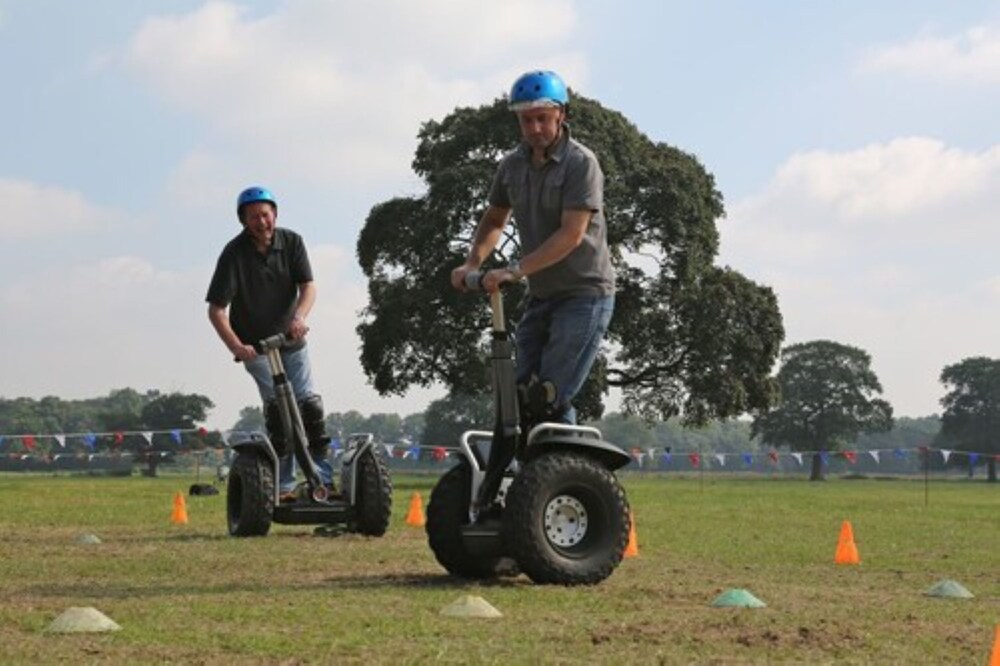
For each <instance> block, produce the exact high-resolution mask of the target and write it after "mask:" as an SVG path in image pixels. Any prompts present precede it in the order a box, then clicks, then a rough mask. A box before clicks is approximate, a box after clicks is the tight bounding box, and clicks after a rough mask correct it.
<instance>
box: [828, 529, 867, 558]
mask: <svg viewBox="0 0 1000 666" xmlns="http://www.w3.org/2000/svg"><path fill="white" fill-rule="evenodd" d="M833 561H834V562H835V563H836V564H861V558H860V557H859V556H858V547H857V545H855V543H854V530H853V529H851V521H849V520H845V521H844V524H843V525H841V526H840V539H839V540H838V541H837V553H836V554H835V555H834V556H833Z"/></svg>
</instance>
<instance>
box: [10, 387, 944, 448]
mask: <svg viewBox="0 0 1000 666" xmlns="http://www.w3.org/2000/svg"><path fill="white" fill-rule="evenodd" d="M213 406H214V405H213V403H212V401H211V400H210V399H209V398H207V397H205V396H202V395H198V394H181V393H162V392H160V391H157V390H148V391H146V392H145V393H140V392H138V391H135V390H133V389H131V388H125V389H117V390H114V391H111V392H110V393H109V394H108V395H106V396H103V397H99V398H89V399H84V400H63V399H61V398H57V397H54V396H47V397H45V398H41V399H33V398H13V399H6V398H0V435H8V436H9V435H19V434H37V435H45V434H60V433H87V432H115V431H141V430H171V429H186V428H194V427H197V426H198V425H200V424H202V423H204V421H205V420H206V418H207V416H208V412H209V410H210V409H211V408H212V407H213ZM263 425H264V422H263V416H262V414H261V410H260V408H259V407H246V408H244V409H243V410H242V411H241V413H240V418H239V420H238V421H237V422H236V423H235V424H233V427H232V429H233V430H257V429H262V428H263ZM590 425H594V426H596V427H597V428H599V429H600V430H601V431H602V432H603V433H604V437H605V439H607V440H608V441H611V442H615V443H616V444H619V445H621V446H623V447H626V448H631V447H640V448H647V447H657V448H664V449H665V448H670V449H672V450H674V451H698V450H704V451H717V452H732V453H740V452H753V451H758V450H763V449H766V448H768V447H767V446H766V445H764V444H762V443H761V442H760V441H758V440H752V439H751V437H750V422H749V421H747V420H739V419H734V420H728V421H715V422H711V423H709V424H708V425H707V426H705V427H702V428H688V427H684V426H682V425H680V423H679V422H678V421H676V420H673V419H672V420H670V421H666V422H662V421H661V422H652V423H649V422H646V421H644V420H642V419H639V418H636V417H630V416H626V415H623V414H620V413H617V412H611V413H608V414H606V415H605V416H604V418H602V419H601V420H599V421H596V422H592V423H590ZM490 427H491V423H490V403H489V400H488V398H479V399H467V400H466V401H465V402H462V403H460V404H457V403H456V401H455V400H452V401H450V402H449V401H435V403H432V404H431V406H430V407H429V408H428V410H427V411H426V412H418V413H414V414H409V415H406V416H401V415H399V414H395V413H373V414H368V415H365V414H362V413H360V412H358V411H353V410H352V411H347V412H332V413H330V414H328V416H327V428H328V431H329V433H330V434H331V435H332V436H335V437H336V436H338V435H346V434H349V433H352V432H371V433H373V434H374V435H375V436H376V438H377V439H378V440H379V441H382V442H386V443H391V442H403V441H410V442H413V443H419V444H422V445H425V446H452V445H454V444H457V442H458V436H459V435H460V434H461V432H462V431H464V430H467V429H472V428H479V429H483V428H485V429H490ZM940 428H941V422H940V419H939V418H938V417H937V416H936V415H934V416H926V417H919V418H907V417H901V418H897V419H896V420H895V425H894V427H893V428H892V430H890V431H888V432H884V433H874V434H863V435H861V436H860V437H859V438H858V440H857V441H856V442H855V443H854V444H853V445H847V446H845V447H844V448H852V449H856V450H862V451H863V450H869V449H895V448H900V449H906V448H914V447H918V446H925V445H929V444H930V443H932V442H933V441H934V439H935V437H936V436H937V435H938V432H939V431H940Z"/></svg>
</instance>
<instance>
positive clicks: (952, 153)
mask: <svg viewBox="0 0 1000 666" xmlns="http://www.w3.org/2000/svg"><path fill="white" fill-rule="evenodd" d="M998 184H1000V146H993V147H991V148H989V149H987V150H984V151H982V152H978V153H974V152H967V151H962V150H959V149H956V148H951V147H948V146H946V145H945V144H943V143H942V142H940V141H937V140H933V139H928V138H923V137H909V138H901V139H895V140H893V141H890V142H888V143H884V144H873V145H870V146H866V147H864V148H860V149H858V150H854V151H850V152H843V153H832V152H827V151H814V152H808V153H799V154H796V155H793V156H791V157H790V158H789V159H788V160H786V161H785V163H784V164H783V165H782V166H781V167H779V169H778V171H777V173H776V174H775V177H774V178H773V179H772V181H771V183H769V185H768V186H767V188H766V189H765V190H764V192H762V193H761V194H759V195H755V196H752V197H749V198H747V199H744V200H742V201H740V202H737V203H736V204H735V205H734V206H732V207H731V209H730V220H731V221H730V222H724V223H723V230H724V231H728V232H730V233H732V234H733V240H734V241H735V242H736V244H737V245H740V246H743V247H746V246H747V245H750V246H753V247H755V248H756V250H757V251H758V252H759V253H760V254H761V256H763V254H764V250H765V249H766V251H767V253H768V254H770V255H771V256H774V254H777V255H779V256H780V257H781V260H783V261H788V262H790V263H798V264H810V263H812V262H815V261H822V260H823V259H824V258H830V257H837V258H838V259H844V258H846V257H848V256H850V255H853V254H856V253H857V252H858V250H859V249H862V250H864V253H865V254H867V253H870V252H873V251H877V252H885V251H887V250H889V249H890V248H888V247H886V245H887V244H888V245H892V246H893V247H895V248H897V249H902V248H908V249H910V250H912V249H914V246H916V247H918V248H919V247H924V248H925V249H930V248H931V247H933V245H940V246H942V247H950V248H956V247H961V246H962V245H963V244H965V243H986V242H990V241H991V240H992V241H994V242H996V241H1000V226H998V225H996V224H995V210H996V204H997V203H1000V191H998V189H1000V188H998V187H997V186H998ZM746 220H753V224H752V226H751V225H750V224H748V223H747V222H746ZM931 244H933V245H931Z"/></svg>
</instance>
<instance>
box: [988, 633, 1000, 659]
mask: <svg viewBox="0 0 1000 666" xmlns="http://www.w3.org/2000/svg"><path fill="white" fill-rule="evenodd" d="M989 666H1000V624H998V625H997V635H996V638H994V639H993V655H992V656H991V657H990V663H989Z"/></svg>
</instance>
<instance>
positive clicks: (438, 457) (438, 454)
mask: <svg viewBox="0 0 1000 666" xmlns="http://www.w3.org/2000/svg"><path fill="white" fill-rule="evenodd" d="M447 455H448V452H447V451H445V450H444V447H443V446H435V447H434V450H433V451H431V457H432V458H433V459H434V462H441V461H442V460H444V459H445V457H446V456H447Z"/></svg>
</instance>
